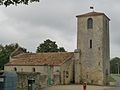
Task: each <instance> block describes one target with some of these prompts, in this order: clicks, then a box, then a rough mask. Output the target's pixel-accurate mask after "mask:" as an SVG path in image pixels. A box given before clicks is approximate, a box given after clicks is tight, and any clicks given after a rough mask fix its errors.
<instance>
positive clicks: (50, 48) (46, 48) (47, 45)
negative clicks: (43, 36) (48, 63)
mask: <svg viewBox="0 0 120 90" xmlns="http://www.w3.org/2000/svg"><path fill="white" fill-rule="evenodd" d="M36 52H37V53H39V52H65V49H64V48H63V47H60V48H58V45H57V44H56V42H54V41H51V40H50V39H47V40H46V41H44V43H41V44H40V45H39V46H38V47H37V50H36Z"/></svg>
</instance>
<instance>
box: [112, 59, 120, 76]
mask: <svg viewBox="0 0 120 90" xmlns="http://www.w3.org/2000/svg"><path fill="white" fill-rule="evenodd" d="M118 66H119V68H120V58H119V57H115V58H113V59H111V61H110V72H111V73H113V74H117V73H118ZM119 72H120V70H119Z"/></svg>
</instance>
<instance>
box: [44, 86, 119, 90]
mask: <svg viewBox="0 0 120 90" xmlns="http://www.w3.org/2000/svg"><path fill="white" fill-rule="evenodd" d="M42 90H83V89H82V86H81V85H58V86H52V87H48V88H44V89H42ZM87 90H120V87H105V86H87Z"/></svg>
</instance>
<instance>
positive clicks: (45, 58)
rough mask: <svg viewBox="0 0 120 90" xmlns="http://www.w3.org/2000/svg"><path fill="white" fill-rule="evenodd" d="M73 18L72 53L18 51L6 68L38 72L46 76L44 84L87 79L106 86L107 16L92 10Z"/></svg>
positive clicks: (77, 81)
mask: <svg viewBox="0 0 120 90" xmlns="http://www.w3.org/2000/svg"><path fill="white" fill-rule="evenodd" d="M76 18H77V49H76V50H75V51H74V52H55V53H21V54H18V55H15V56H12V57H11V58H10V62H9V63H7V64H6V65H5V67H4V69H5V71H16V72H19V73H22V72H33V73H37V72H39V73H41V74H44V75H46V76H47V78H46V83H48V81H49V84H71V83H75V84H80V83H81V82H83V81H86V82H87V83H88V84H93V85H106V84H107V82H108V80H107V77H108V76H109V75H110V64H109V60H110V50H109V48H110V47H109V21H110V19H109V18H108V17H107V16H106V15H105V14H104V13H101V12H94V11H93V12H88V13H85V14H81V15H77V16H76ZM44 81H45V80H44ZM26 82H27V81H26Z"/></svg>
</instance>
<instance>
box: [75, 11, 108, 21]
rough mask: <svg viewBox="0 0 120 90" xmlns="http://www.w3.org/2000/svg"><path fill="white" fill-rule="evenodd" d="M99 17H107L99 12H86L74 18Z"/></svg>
mask: <svg viewBox="0 0 120 90" xmlns="http://www.w3.org/2000/svg"><path fill="white" fill-rule="evenodd" d="M100 15H104V16H105V17H107V16H106V15H105V14H104V13H101V12H88V13H85V14H81V15H77V16H76V17H89V16H100ZM107 18H108V17H107ZM108 19H109V18H108ZM109 20H110V19H109Z"/></svg>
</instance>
